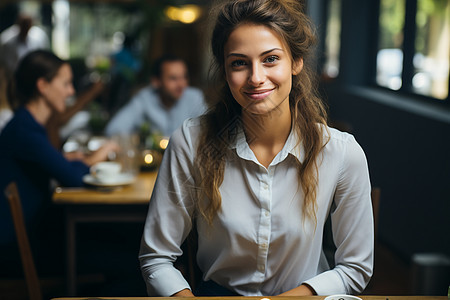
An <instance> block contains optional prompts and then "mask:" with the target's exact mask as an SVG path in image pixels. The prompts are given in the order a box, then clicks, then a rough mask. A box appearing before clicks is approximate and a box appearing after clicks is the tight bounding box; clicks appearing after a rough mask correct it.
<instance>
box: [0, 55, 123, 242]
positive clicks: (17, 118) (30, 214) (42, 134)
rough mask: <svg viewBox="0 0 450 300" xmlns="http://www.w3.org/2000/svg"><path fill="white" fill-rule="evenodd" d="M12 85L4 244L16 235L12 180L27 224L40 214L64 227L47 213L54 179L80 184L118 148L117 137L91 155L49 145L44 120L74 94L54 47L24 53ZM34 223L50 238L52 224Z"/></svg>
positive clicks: (0, 235)
mask: <svg viewBox="0 0 450 300" xmlns="http://www.w3.org/2000/svg"><path fill="white" fill-rule="evenodd" d="M10 87H11V88H10V92H11V93H10V95H9V98H10V102H11V107H12V108H13V110H14V116H13V117H12V119H11V120H10V121H9V123H8V124H7V125H6V126H5V128H4V129H3V131H2V133H1V134H0V145H1V147H0V165H1V166H2V167H1V169H0V191H1V193H0V222H1V224H0V228H2V230H1V231H0V245H2V244H3V245H8V244H10V243H11V242H13V241H14V229H13V224H12V220H11V216H10V214H9V208H8V207H7V204H6V203H7V201H6V200H5V197H4V193H3V191H4V190H5V187H6V186H7V185H8V184H9V183H10V182H13V181H14V182H16V183H17V186H18V189H19V194H20V197H21V200H22V206H23V210H24V216H25V221H26V223H27V226H29V225H30V224H33V225H35V224H39V225H42V224H40V221H39V220H43V221H47V222H48V223H49V224H50V225H49V226H50V227H51V226H53V227H54V228H57V227H61V225H62V224H58V219H59V218H60V216H57V215H51V214H50V215H49V213H51V210H49V209H54V207H52V206H51V205H50V204H51V194H52V190H51V186H50V183H51V180H53V179H54V180H56V181H57V182H58V183H59V184H60V185H62V186H72V187H77V186H82V185H83V180H82V178H83V176H84V175H85V174H87V173H89V167H90V166H91V165H93V164H95V163H96V162H99V161H102V160H106V159H107V155H108V153H109V152H110V151H115V150H116V149H117V146H116V144H115V143H106V144H105V145H104V146H103V147H101V148H100V149H99V150H97V151H96V152H94V153H92V154H91V155H89V156H79V157H77V159H75V160H72V161H69V160H68V159H66V158H65V157H64V156H63V155H62V154H61V153H60V152H59V151H58V150H57V149H56V148H54V147H53V146H52V145H51V143H50V141H49V139H48V137H47V132H46V129H45V125H46V124H47V122H48V120H49V119H50V117H51V116H52V114H54V113H62V112H64V110H65V108H66V104H65V103H66V99H67V98H68V97H70V96H72V95H73V94H74V88H73V86H72V71H71V68H70V66H69V64H68V63H66V62H65V61H63V60H61V59H60V58H58V57H57V56H56V55H54V54H53V53H51V52H49V51H46V50H37V51H34V52H31V53H29V54H28V55H26V56H25V57H24V58H23V59H22V60H21V62H20V63H19V66H18V68H17V69H16V71H15V74H14V77H13V81H12V82H11V86H10ZM44 223H45V222H44ZM29 228H30V229H31V226H29ZM36 228H37V229H38V230H41V233H42V235H43V236H44V237H47V236H48V238H49V239H51V238H52V237H51V235H48V232H46V231H47V229H48V228H47V229H43V228H44V227H42V226H32V229H33V230H35V229H36ZM31 235H33V231H32V232H31ZM60 238H62V237H60ZM48 248H49V249H48V250H50V248H51V247H48Z"/></svg>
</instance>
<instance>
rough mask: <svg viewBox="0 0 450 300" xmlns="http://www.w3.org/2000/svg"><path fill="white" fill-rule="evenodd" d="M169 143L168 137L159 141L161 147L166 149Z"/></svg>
mask: <svg viewBox="0 0 450 300" xmlns="http://www.w3.org/2000/svg"><path fill="white" fill-rule="evenodd" d="M168 144H169V140H168V139H161V141H159V147H160V148H161V149H163V150H165V149H166V148H167V145H168Z"/></svg>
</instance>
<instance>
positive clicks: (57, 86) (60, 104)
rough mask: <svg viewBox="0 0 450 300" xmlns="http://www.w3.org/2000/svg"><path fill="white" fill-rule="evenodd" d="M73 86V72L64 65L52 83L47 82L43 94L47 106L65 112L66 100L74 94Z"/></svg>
mask: <svg viewBox="0 0 450 300" xmlns="http://www.w3.org/2000/svg"><path fill="white" fill-rule="evenodd" d="M74 92H75V91H74V88H73V85H72V70H71V68H70V66H69V65H68V64H63V65H62V66H61V67H60V68H59V70H58V73H57V74H56V76H55V77H53V79H52V80H51V81H45V80H44V83H43V86H42V88H41V94H42V96H43V97H44V99H45V101H46V102H47V104H48V105H49V106H50V107H51V108H52V109H53V110H55V111H57V112H64V110H65V109H66V99H67V98H68V97H70V96H72V95H73V94H74Z"/></svg>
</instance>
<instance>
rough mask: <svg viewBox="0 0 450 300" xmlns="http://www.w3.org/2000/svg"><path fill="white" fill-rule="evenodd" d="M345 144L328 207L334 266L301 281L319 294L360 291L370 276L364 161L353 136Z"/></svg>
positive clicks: (369, 213) (370, 236) (368, 200)
mask: <svg viewBox="0 0 450 300" xmlns="http://www.w3.org/2000/svg"><path fill="white" fill-rule="evenodd" d="M345 143H346V145H345V147H346V148H344V151H343V152H342V156H341V167H340V170H339V178H338V181H337V184H336V190H335V194H334V199H333V202H334V205H333V207H332V210H331V224H332V232H333V240H334V242H335V244H336V247H337V249H336V252H335V263H336V266H335V267H334V268H333V269H332V270H329V271H325V272H323V273H321V274H318V275H317V276H315V277H313V278H311V279H309V280H306V281H305V282H304V284H308V285H310V286H311V287H312V288H313V289H314V290H315V291H316V292H317V294H318V295H330V294H341V293H346V294H359V293H361V292H362V291H363V290H364V288H365V287H366V285H367V283H368V282H369V280H370V277H371V276H372V270H373V245H374V231H373V214H372V203H371V198H370V180H369V171H368V167H367V161H366V157H365V155H364V152H363V150H362V149H361V147H360V146H359V145H358V143H357V142H356V141H355V139H354V138H353V136H349V137H348V139H347V140H346V141H345ZM336 158H337V159H338V157H336Z"/></svg>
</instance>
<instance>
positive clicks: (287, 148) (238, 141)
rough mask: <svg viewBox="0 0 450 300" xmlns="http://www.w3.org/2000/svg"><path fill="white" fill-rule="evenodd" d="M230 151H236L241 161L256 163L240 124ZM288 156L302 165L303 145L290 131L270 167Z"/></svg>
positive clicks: (293, 132) (303, 156)
mask: <svg viewBox="0 0 450 300" xmlns="http://www.w3.org/2000/svg"><path fill="white" fill-rule="evenodd" d="M230 149H236V153H237V155H238V156H239V157H241V158H242V159H246V160H251V161H254V162H256V163H258V160H257V159H256V156H255V154H254V153H253V151H252V150H251V149H250V146H249V145H248V143H247V139H246V138H245V133H244V128H243V127H242V124H239V125H238V126H237V128H236V138H235V139H234V141H233V142H232V143H231V144H230ZM289 154H291V155H293V156H294V157H295V158H297V159H298V161H300V162H301V163H303V161H304V159H305V151H303V145H302V143H301V142H299V139H298V138H297V134H296V133H295V131H294V130H292V129H291V132H290V133H289V136H288V138H287V140H286V143H285V144H284V147H283V149H281V151H280V152H279V153H278V154H277V155H276V156H275V158H274V159H273V161H272V162H271V165H276V164H278V163H280V162H282V161H284V160H285V159H286V158H287V156H288V155H289Z"/></svg>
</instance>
